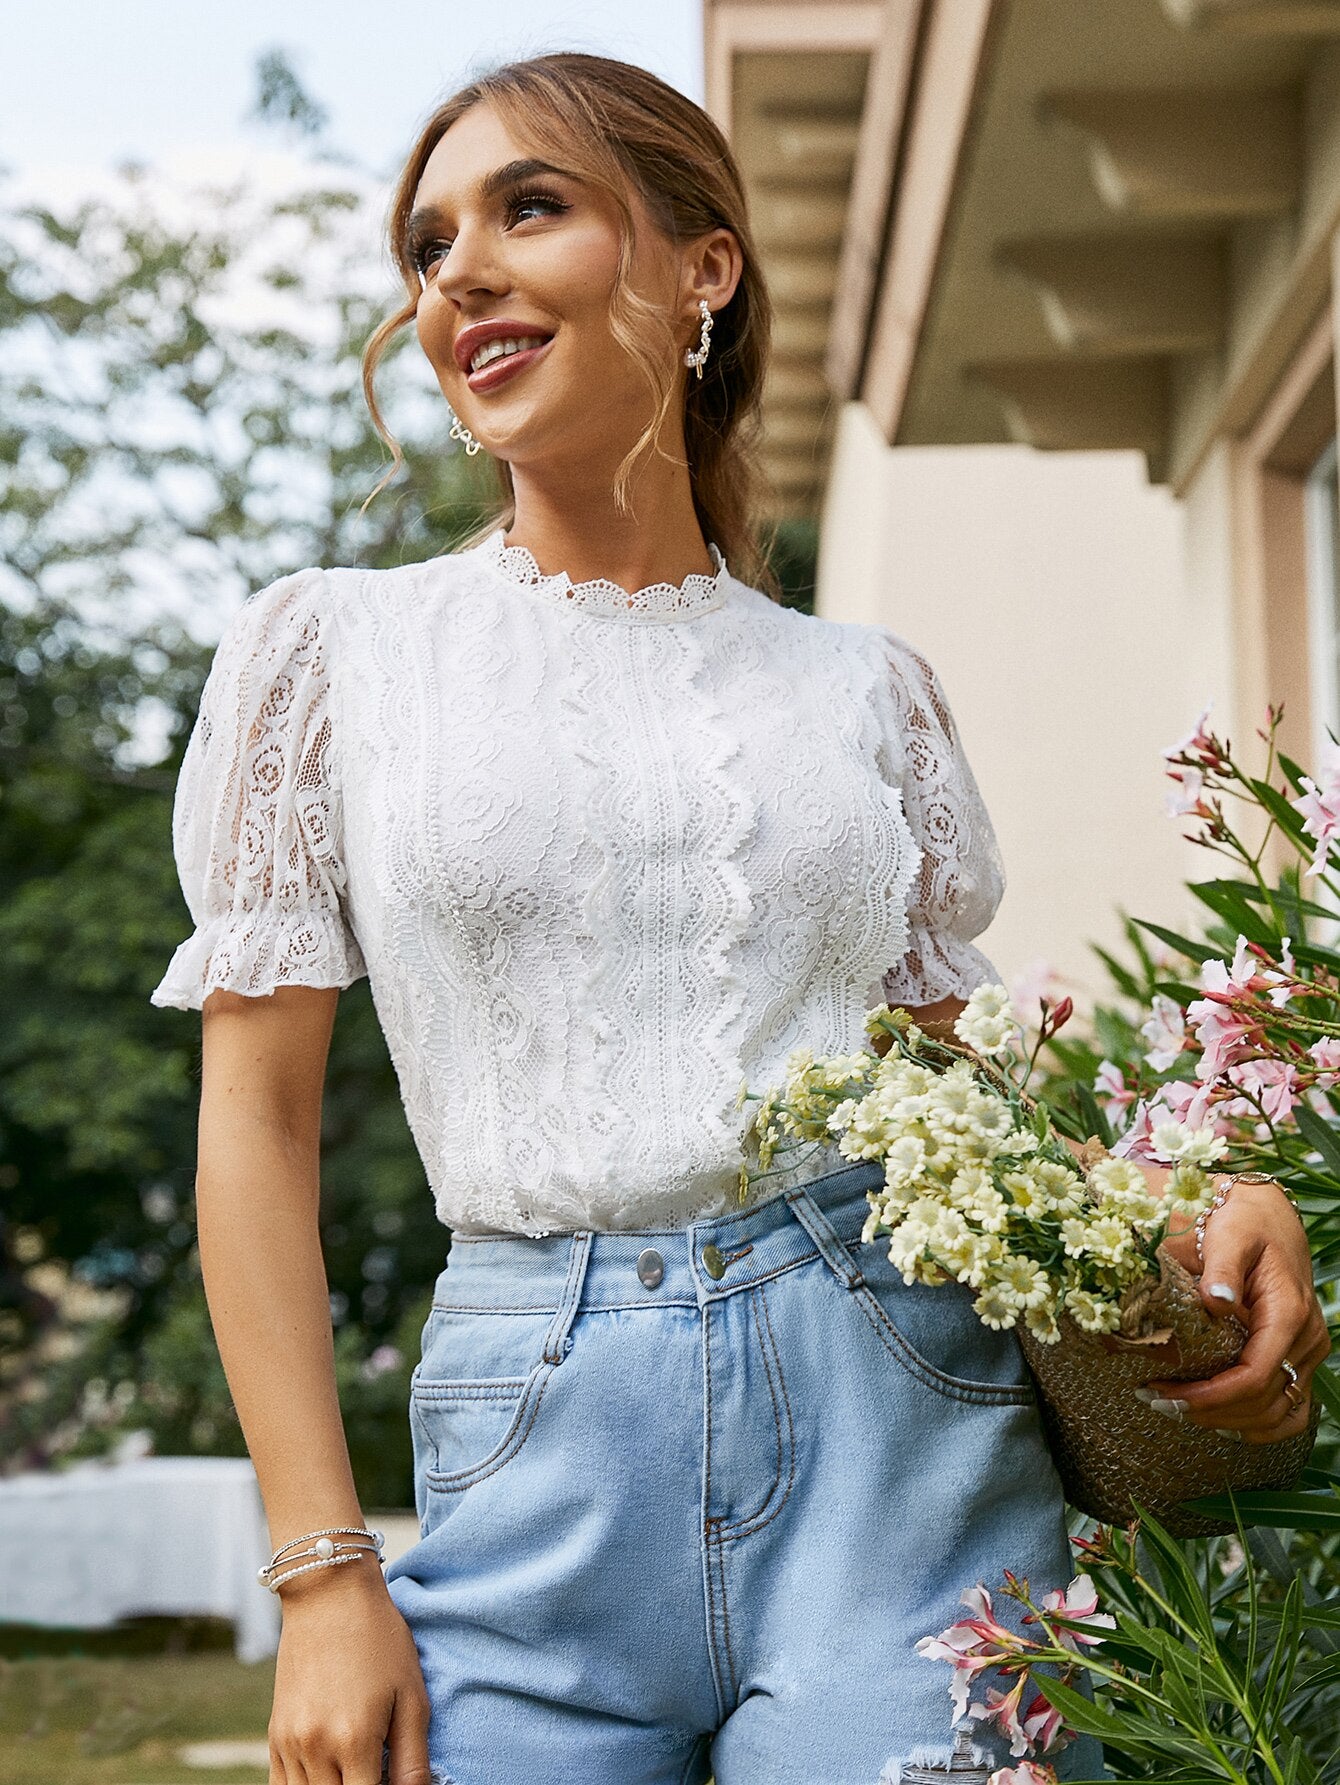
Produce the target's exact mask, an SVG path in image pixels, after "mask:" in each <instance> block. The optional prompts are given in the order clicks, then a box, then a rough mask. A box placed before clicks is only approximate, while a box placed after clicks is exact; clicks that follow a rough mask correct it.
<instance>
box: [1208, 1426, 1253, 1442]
mask: <svg viewBox="0 0 1340 1785" xmlns="http://www.w3.org/2000/svg"><path fill="white" fill-rule="evenodd" d="M1210 1430H1211V1431H1212V1432H1218V1434H1219V1436H1220V1437H1221V1438H1236V1439H1237V1441H1238V1443H1239V1444H1245V1443H1246V1439H1245V1438H1244V1437H1243V1435H1242V1433H1241V1432H1240V1431H1239V1430H1238V1428H1237V1427H1236V1426H1211V1427H1210Z"/></svg>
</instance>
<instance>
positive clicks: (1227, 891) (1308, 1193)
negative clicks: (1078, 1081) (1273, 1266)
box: [1055, 710, 1340, 1256]
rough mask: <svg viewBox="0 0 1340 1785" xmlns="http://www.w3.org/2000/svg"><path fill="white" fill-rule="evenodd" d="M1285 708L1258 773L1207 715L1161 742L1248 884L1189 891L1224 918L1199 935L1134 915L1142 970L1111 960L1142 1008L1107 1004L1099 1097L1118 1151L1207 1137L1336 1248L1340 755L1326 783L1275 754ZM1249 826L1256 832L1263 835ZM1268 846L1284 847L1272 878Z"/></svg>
mask: <svg viewBox="0 0 1340 1785" xmlns="http://www.w3.org/2000/svg"><path fill="white" fill-rule="evenodd" d="M1279 718H1280V715H1279V713H1278V712H1277V711H1274V710H1272V711H1271V713H1270V715H1269V719H1268V723H1267V726H1266V727H1265V729H1264V730H1263V731H1262V732H1261V733H1260V734H1259V735H1260V737H1261V739H1262V741H1263V743H1264V744H1265V746H1266V751H1267V762H1266V772H1265V774H1264V776H1262V777H1256V776H1253V775H1251V774H1250V773H1248V771H1247V770H1246V769H1245V768H1244V767H1243V766H1242V765H1241V764H1240V763H1239V762H1238V760H1237V759H1236V757H1235V756H1234V755H1233V753H1232V750H1231V748H1230V746H1229V745H1228V744H1227V743H1226V742H1223V741H1222V740H1220V739H1219V738H1218V737H1217V736H1216V735H1215V734H1214V733H1213V732H1212V731H1211V730H1210V729H1209V726H1208V722H1207V721H1208V713H1205V714H1202V715H1201V717H1200V719H1199V720H1198V721H1197V723H1196V725H1195V727H1194V728H1193V730H1192V731H1191V733H1190V734H1189V735H1188V736H1187V737H1186V738H1183V739H1182V740H1181V741H1180V742H1178V743H1176V744H1174V745H1172V746H1170V748H1169V749H1168V750H1166V751H1165V752H1164V756H1165V759H1166V761H1167V764H1168V772H1169V776H1170V778H1171V780H1172V784H1173V790H1172V792H1171V793H1170V795H1169V801H1168V804H1169V810H1170V812H1171V813H1172V814H1173V815H1175V816H1178V817H1190V818H1192V819H1193V820H1194V821H1195V822H1194V826H1193V829H1192V831H1191V840H1192V841H1194V842H1196V843H1197V844H1199V845H1201V846H1203V847H1205V848H1206V849H1209V850H1211V851H1213V852H1215V853H1217V854H1219V855H1222V856H1226V857H1227V858H1229V859H1230V860H1231V861H1233V862H1234V863H1235V864H1236V866H1237V867H1238V868H1239V870H1240V871H1241V877H1240V878H1238V879H1234V880H1227V879H1217V880H1209V881H1204V882H1199V883H1194V884H1193V885H1192V886H1191V889H1190V890H1191V891H1192V893H1193V894H1195V896H1196V897H1197V898H1198V899H1199V900H1200V901H1201V902H1202V904H1203V905H1204V906H1205V907H1207V909H1208V910H1209V912H1210V913H1211V916H1212V920H1213V922H1212V925H1211V934H1210V935H1209V936H1208V937H1207V938H1206V939H1205V940H1199V939H1195V938H1190V937H1186V936H1181V935H1178V934H1176V933H1175V932H1173V931H1171V930H1168V929H1166V928H1164V927H1162V926H1160V925H1157V924H1150V923H1141V924H1138V925H1137V924H1132V925H1130V926H1128V934H1129V935H1130V936H1131V938H1132V941H1133V943H1134V944H1135V947H1136V953H1137V961H1138V966H1137V968H1136V970H1135V972H1134V973H1132V972H1131V971H1130V970H1128V969H1125V968H1123V967H1121V965H1120V964H1119V963H1117V962H1115V961H1112V960H1110V959H1108V965H1109V967H1110V968H1111V969H1112V971H1113V974H1114V977H1115V978H1116V981H1117V984H1118V987H1119V989H1120V990H1121V991H1122V992H1124V993H1126V994H1127V995H1128V997H1131V998H1133V999H1134V1000H1136V1002H1137V1004H1138V1005H1139V1006H1142V1007H1143V1008H1142V1009H1140V1010H1139V1014H1138V1015H1137V1016H1136V1017H1134V1018H1132V1019H1126V1020H1123V1019H1122V1017H1121V1016H1120V1015H1118V1013H1116V1012H1101V1011H1100V1012H1099V1013H1098V1032H1099V1036H1100V1039H1105V1040H1106V1041H1107V1042H1108V1043H1109V1044H1111V1043H1113V1042H1115V1044H1116V1045H1115V1046H1112V1045H1109V1046H1108V1047H1107V1048H1106V1049H1105V1051H1104V1052H1103V1054H1102V1057H1101V1058H1098V1059H1097V1060H1096V1061H1094V1062H1093V1066H1092V1076H1091V1078H1090V1080H1089V1086H1088V1087H1087V1088H1088V1089H1089V1090H1091V1093H1092V1095H1091V1098H1089V1099H1088V1100H1087V1102H1088V1107H1089V1109H1090V1112H1091V1114H1092V1117H1093V1119H1094V1121H1095V1125H1096V1126H1097V1127H1098V1128H1099V1131H1100V1132H1102V1133H1103V1134H1104V1137H1105V1138H1107V1139H1109V1140H1110V1141H1111V1144H1112V1146H1113V1150H1114V1151H1115V1152H1116V1153H1118V1154H1120V1155H1122V1156H1125V1157H1128V1158H1133V1159H1137V1160H1153V1161H1159V1162H1163V1163H1167V1162H1170V1161H1172V1160H1173V1159H1176V1158H1178V1157H1181V1156H1183V1155H1182V1154H1181V1153H1179V1151H1178V1148H1179V1146H1184V1145H1185V1137H1186V1136H1187V1135H1188V1134H1195V1135H1197V1136H1199V1137H1201V1142H1202V1144H1203V1143H1204V1142H1205V1141H1206V1140H1207V1139H1211V1140H1212V1141H1213V1142H1214V1143H1215V1145H1216V1146H1217V1147H1218V1157H1219V1158H1220V1159H1222V1160H1223V1161H1224V1162H1225V1163H1227V1164H1230V1165H1231V1166H1232V1168H1233V1169H1235V1170H1237V1169H1246V1168H1248V1167H1259V1168H1262V1169H1265V1170H1268V1171H1271V1172H1273V1173H1274V1174H1275V1175H1276V1176H1278V1177H1279V1178H1280V1180H1281V1181H1282V1182H1284V1183H1286V1184H1288V1185H1289V1186H1290V1187H1291V1188H1293V1189H1294V1190H1295V1191H1296V1192H1299V1193H1300V1200H1301V1202H1302V1206H1303V1208H1304V1211H1305V1214H1315V1215H1319V1216H1323V1217H1324V1218H1325V1222H1324V1225H1325V1229H1326V1231H1325V1232H1324V1233H1323V1234H1321V1235H1319V1236H1313V1237H1314V1238H1317V1237H1319V1238H1321V1239H1323V1240H1325V1241H1327V1242H1328V1244H1327V1245H1326V1246H1323V1247H1322V1248H1321V1250H1320V1251H1319V1250H1318V1248H1317V1247H1316V1246H1315V1245H1314V1256H1320V1255H1322V1254H1323V1253H1326V1254H1329V1253H1330V1252H1332V1251H1334V1249H1335V1245H1336V1239H1337V1235H1336V1233H1335V1232H1334V1231H1332V1230H1333V1228H1334V1224H1335V1199H1336V1196H1337V1193H1340V1138H1337V1134H1336V1132H1335V1117H1336V1103H1335V1099H1334V1096H1333V1093H1334V1092H1335V1090H1336V1087H1337V1085H1338V1084H1340V950H1337V949H1336V948H1335V947H1334V946H1332V945H1331V941H1330V940H1329V939H1330V938H1333V936H1334V933H1335V931H1336V928H1337V919H1338V918H1340V848H1338V847H1337V845H1338V844H1340V752H1337V753H1336V755H1335V757H1334V759H1333V760H1332V762H1331V763H1330V765H1329V766H1328V768H1327V770H1326V772H1325V773H1324V775H1323V778H1322V780H1321V782H1320V784H1319V783H1317V782H1316V781H1314V780H1313V779H1312V778H1311V777H1310V776H1308V775H1305V774H1304V773H1303V771H1302V770H1301V769H1300V768H1299V767H1298V765H1297V764H1296V763H1293V762H1291V761H1290V760H1289V759H1288V757H1286V756H1283V755H1282V754H1280V752H1279V751H1278V749H1277V748H1276V732H1277V729H1278V725H1279ZM1239 809H1240V810H1242V811H1243V814H1244V818H1245V822H1244V821H1243V819H1237V813H1238V810H1239ZM1235 819H1237V822H1236V823H1235ZM1248 828H1253V829H1257V830H1260V832H1261V835H1260V840H1259V842H1257V843H1256V844H1255V846H1252V845H1251V844H1250V843H1249V842H1248V840H1247V836H1246V831H1247V830H1248ZM1272 856H1274V857H1276V858H1277V859H1278V858H1280V857H1282V858H1283V866H1282V869H1281V871H1280V872H1279V874H1278V876H1277V878H1276V879H1275V880H1274V882H1273V883H1272V882H1271V881H1270V880H1268V879H1267V876H1266V873H1265V863H1266V862H1267V861H1268V860H1269V859H1270V858H1271V857H1272ZM1304 864H1306V865H1304ZM1309 881H1310V882H1311V883H1312V885H1311V888H1310V891H1309V892H1307V893H1305V892H1304V890H1303V888H1304V885H1305V883H1307V882H1309ZM1142 932H1143V934H1141V933H1142ZM1322 936H1324V937H1326V938H1328V940H1321V939H1319V938H1320V937H1322ZM1148 937H1152V938H1153V943H1152V945H1151V944H1150V942H1149V941H1148V940H1146V938H1148ZM1105 958H1107V957H1105ZM1055 1051H1056V1053H1057V1056H1058V1057H1059V1058H1060V1060H1061V1062H1062V1064H1063V1066H1065V1067H1067V1068H1068V1069H1069V1070H1070V1071H1072V1072H1073V1071H1075V1070H1076V1069H1077V1068H1081V1067H1082V1061H1081V1054H1080V1053H1078V1052H1074V1051H1071V1052H1068V1051H1067V1049H1066V1048H1065V1047H1064V1046H1061V1047H1059V1048H1057V1049H1056V1050H1055ZM1081 1101H1085V1100H1083V1099H1082V1100H1081Z"/></svg>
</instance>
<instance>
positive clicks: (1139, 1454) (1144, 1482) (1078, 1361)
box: [1019, 1253, 1321, 1537]
mask: <svg viewBox="0 0 1340 1785" xmlns="http://www.w3.org/2000/svg"><path fill="white" fill-rule="evenodd" d="M1159 1256H1160V1266H1161V1275H1160V1277H1159V1279H1158V1280H1157V1281H1155V1280H1154V1279H1153V1278H1152V1277H1151V1278H1150V1279H1149V1282H1148V1284H1147V1285H1140V1286H1138V1287H1137V1288H1136V1289H1135V1290H1134V1291H1130V1292H1128V1294H1127V1297H1126V1299H1125V1301H1124V1302H1123V1325H1122V1331H1121V1332H1120V1333H1114V1334H1111V1335H1102V1334H1097V1333H1086V1332H1083V1331H1081V1330H1080V1328H1079V1327H1077V1326H1076V1325H1075V1323H1074V1322H1073V1320H1071V1318H1070V1316H1069V1315H1068V1314H1065V1315H1062V1316H1061V1319H1060V1325H1061V1331H1062V1337H1061V1340H1060V1342H1059V1343H1058V1344H1055V1345H1043V1344H1041V1343H1039V1342H1038V1340H1036V1339H1035V1338H1033V1336H1032V1335H1031V1334H1030V1333H1028V1332H1026V1331H1024V1330H1023V1329H1020V1332H1019V1339H1020V1343H1021V1345H1022V1346H1023V1351H1024V1356H1025V1357H1026V1359H1027V1360H1028V1366H1029V1369H1030V1370H1031V1371H1032V1373H1033V1378H1034V1381H1035V1383H1036V1385H1037V1390H1038V1399H1039V1402H1040V1404H1041V1411H1042V1420H1043V1425H1044V1427H1045V1429H1046V1432H1047V1438H1048V1443H1049V1445H1050V1447H1051V1452H1052V1456H1053V1458H1054V1459H1055V1462H1056V1467H1057V1470H1058V1472H1059V1474H1060V1477H1061V1484H1062V1486H1063V1487H1064V1489H1065V1495H1066V1498H1067V1500H1069V1501H1070V1503H1071V1504H1072V1505H1073V1506H1077V1507H1078V1508H1079V1509H1080V1511H1082V1512H1087V1513H1088V1514H1089V1515H1090V1516H1091V1517H1093V1518H1096V1519H1101V1520H1103V1521H1104V1522H1105V1523H1107V1524H1121V1525H1124V1524H1128V1523H1129V1522H1130V1520H1131V1519H1132V1518H1134V1517H1135V1507H1134V1505H1133V1504H1132V1502H1134V1501H1139V1502H1140V1504H1141V1505H1142V1506H1143V1507H1145V1509H1146V1510H1147V1511H1149V1512H1152V1513H1153V1514H1154V1516H1155V1518H1157V1519H1158V1520H1159V1521H1160V1523H1161V1524H1163V1525H1165V1526H1166V1527H1167V1528H1168V1530H1170V1531H1171V1532H1173V1533H1174V1535H1176V1536H1179V1537H1203V1536H1208V1535H1210V1534H1211V1533H1214V1532H1227V1531H1232V1530H1233V1529H1234V1528H1235V1527H1234V1525H1233V1523H1232V1520H1231V1519H1226V1520H1219V1519H1214V1518H1208V1517H1205V1516H1202V1515H1201V1514H1198V1513H1192V1512H1188V1511H1185V1510H1183V1509H1182V1508H1181V1506H1180V1502H1181V1501H1183V1500H1189V1499H1195V1498H1198V1497H1199V1496H1201V1495H1203V1494H1222V1493H1224V1492H1226V1491H1227V1490H1228V1489H1229V1488H1232V1489H1234V1490H1235V1491H1238V1492H1241V1491H1244V1490H1246V1489H1249V1488H1277V1489H1282V1488H1289V1487H1292V1486H1294V1485H1295V1483H1296V1482H1297V1479H1298V1476H1299V1474H1300V1473H1301V1471H1302V1469H1303V1468H1304V1466H1305V1464H1306V1463H1307V1460H1308V1458H1309V1456H1310V1455H1311V1453H1312V1446H1313V1444H1314V1442H1315V1440H1316V1435H1317V1423H1318V1420H1319V1418H1320V1413H1321V1408H1320V1404H1319V1403H1318V1401H1317V1398H1316V1396H1315V1395H1314V1396H1313V1397H1312V1409H1311V1417H1310V1419H1309V1422H1308V1425H1307V1428H1306V1430H1304V1431H1302V1432H1300V1433H1299V1434H1298V1436H1297V1437H1295V1438H1284V1439H1281V1440H1280V1442H1279V1443H1276V1444H1247V1443H1243V1442H1242V1441H1241V1440H1239V1439H1237V1438H1230V1437H1223V1436H1221V1435H1220V1434H1219V1433H1218V1432H1216V1431H1214V1430H1212V1429H1211V1428H1210V1427H1209V1426H1200V1425H1192V1424H1189V1423H1188V1422H1187V1421H1185V1420H1179V1419H1174V1418H1170V1417H1169V1416H1168V1415H1167V1414H1166V1413H1158V1412H1156V1411H1155V1410H1154V1409H1153V1408H1151V1407H1148V1406H1146V1405H1145V1403H1144V1402H1143V1401H1141V1400H1138V1399H1137V1398H1136V1396H1135V1395H1134V1393H1133V1392H1132V1390H1133V1389H1135V1388H1136V1387H1137V1386H1138V1385H1139V1384H1140V1383H1142V1382H1148V1381H1151V1380H1153V1379H1156V1378H1157V1379H1163V1380H1166V1381H1169V1382H1172V1381H1180V1382H1191V1381H1195V1380H1197V1379H1198V1378H1200V1377H1204V1376H1213V1375H1216V1374H1217V1373H1218V1372H1219V1371H1220V1370H1222V1369H1225V1368H1226V1367H1227V1366H1228V1365H1229V1364H1231V1363H1233V1362H1234V1360H1235V1359H1236V1357H1237V1356H1238V1353H1239V1352H1240V1351H1241V1350H1242V1347H1243V1345H1244V1344H1245V1343H1246V1339H1247V1328H1246V1327H1245V1326H1244V1325H1243V1323H1242V1322H1241V1321H1240V1320H1239V1319H1238V1318H1237V1317H1236V1315H1233V1314H1225V1315H1213V1314H1210V1313H1209V1312H1208V1311H1207V1310H1206V1308H1205V1306H1204V1304H1203V1303H1202V1301H1201V1299H1200V1295H1199V1293H1198V1288H1197V1286H1198V1284H1199V1282H1200V1279H1199V1277H1195V1276H1193V1275H1192V1274H1191V1273H1190V1272H1189V1271H1187V1270H1186V1269H1185V1268H1184V1267H1183V1266H1182V1265H1180V1264H1178V1263H1177V1261H1176V1260H1175V1259H1173V1258H1170V1257H1169V1256H1168V1255H1167V1253H1160V1255H1159Z"/></svg>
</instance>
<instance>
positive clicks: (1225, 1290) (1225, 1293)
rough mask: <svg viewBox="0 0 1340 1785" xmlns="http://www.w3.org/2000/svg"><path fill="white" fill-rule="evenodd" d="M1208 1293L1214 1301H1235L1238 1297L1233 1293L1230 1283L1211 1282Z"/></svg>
mask: <svg viewBox="0 0 1340 1785" xmlns="http://www.w3.org/2000/svg"><path fill="white" fill-rule="evenodd" d="M1210 1294H1211V1295H1212V1296H1213V1297H1214V1298H1215V1300H1216V1301H1221V1302H1235V1301H1236V1300H1237V1299H1238V1298H1237V1296H1235V1295H1234V1293H1233V1286H1232V1284H1231V1283H1211V1284H1210Z"/></svg>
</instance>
